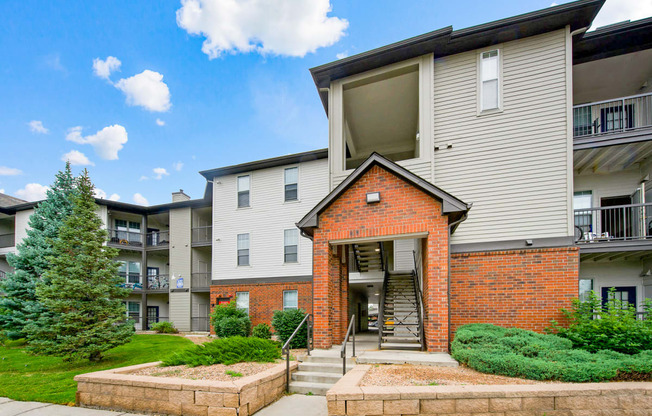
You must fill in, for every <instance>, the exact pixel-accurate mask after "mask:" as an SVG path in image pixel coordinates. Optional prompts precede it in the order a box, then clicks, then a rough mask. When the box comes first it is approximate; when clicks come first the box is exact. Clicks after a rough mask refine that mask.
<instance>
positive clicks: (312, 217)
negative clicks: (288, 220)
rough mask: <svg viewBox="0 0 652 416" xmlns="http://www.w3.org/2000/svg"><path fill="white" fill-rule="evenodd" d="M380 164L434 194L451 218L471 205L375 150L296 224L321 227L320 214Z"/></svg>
mask: <svg viewBox="0 0 652 416" xmlns="http://www.w3.org/2000/svg"><path fill="white" fill-rule="evenodd" d="M374 166H380V167H381V168H383V169H385V170H386V171H388V172H390V173H392V174H394V175H396V176H397V177H398V178H400V179H402V180H404V181H405V182H407V183H409V184H410V185H412V186H414V187H415V188H417V189H420V190H421V191H423V192H425V193H426V194H428V195H430V196H432V197H433V198H435V199H437V200H439V201H441V202H442V213H444V214H449V222H451V221H450V219H457V218H459V217H462V216H463V214H464V213H466V212H467V211H468V210H469V209H471V205H469V204H467V203H465V202H463V201H462V200H460V199H458V198H455V197H454V196H453V195H451V194H449V193H448V192H446V191H444V190H442V189H441V188H438V187H436V186H435V185H433V184H431V183H430V182H428V181H426V180H425V179H422V178H420V177H419V176H417V175H415V174H414V173H412V172H410V171H409V170H407V169H405V168H404V167H402V166H400V165H398V164H396V163H394V162H392V161H391V160H389V159H387V158H385V157H384V156H381V155H380V154H378V153H376V152H374V153H372V154H371V156H369V157H368V158H367V159H366V160H365V161H364V162H362V164H361V165H360V166H358V168H357V169H356V170H354V171H353V172H352V173H351V174H350V175H349V176H348V177H347V178H346V179H344V180H343V181H342V182H341V183H340V184H339V185H337V186H336V187H335V189H333V190H332V191H331V192H330V193H329V194H328V195H326V197H325V198H324V199H322V200H321V201H320V202H319V203H318V204H317V205H315V207H314V208H313V209H311V210H310V212H308V213H307V214H306V215H305V216H304V217H303V218H302V219H301V221H299V222H298V223H296V226H297V227H299V228H300V229H301V230H302V231H304V232H307V233H308V234H312V233H311V232H310V230H311V229H313V228H318V227H319V214H321V213H322V212H324V211H325V210H326V209H327V208H328V207H329V206H330V205H331V204H332V203H333V202H335V200H337V198H339V197H340V196H341V195H342V194H343V193H344V192H345V191H346V190H347V189H349V188H350V187H351V186H352V185H353V184H354V183H356V182H357V181H358V179H360V178H361V177H362V175H364V174H365V173H367V172H368V171H369V170H370V169H371V168H372V167H374Z"/></svg>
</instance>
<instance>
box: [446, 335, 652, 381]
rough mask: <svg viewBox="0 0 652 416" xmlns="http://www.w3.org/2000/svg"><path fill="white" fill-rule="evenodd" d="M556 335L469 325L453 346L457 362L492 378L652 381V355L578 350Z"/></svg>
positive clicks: (647, 352) (452, 350)
mask: <svg viewBox="0 0 652 416" xmlns="http://www.w3.org/2000/svg"><path fill="white" fill-rule="evenodd" d="M572 347H573V343H572V342H571V341H570V340H568V339H565V338H562V337H559V336H556V335H544V334H537V333H535V332H532V331H526V330H523V329H515V328H511V329H507V328H501V327H499V326H495V325H489V324H470V325H464V326H462V327H460V328H459V329H458V330H457V333H456V334H455V340H454V341H453V343H452V344H451V352H452V356H453V358H455V359H456V360H458V361H460V362H461V363H464V364H466V365H468V366H469V367H471V368H473V369H475V370H477V371H480V372H483V373H489V374H500V375H504V376H510V377H521V378H527V379H532V380H558V381H566V382H598V381H606V380H650V379H652V351H644V352H641V353H640V354H637V355H625V354H622V353H619V352H615V351H599V352H596V353H590V352H588V351H584V350H578V349H572Z"/></svg>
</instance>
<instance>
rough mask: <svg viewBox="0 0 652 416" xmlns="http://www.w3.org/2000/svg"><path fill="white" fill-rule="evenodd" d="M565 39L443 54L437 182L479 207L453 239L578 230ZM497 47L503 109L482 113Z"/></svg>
mask: <svg viewBox="0 0 652 416" xmlns="http://www.w3.org/2000/svg"><path fill="white" fill-rule="evenodd" d="M566 35H567V34H566V30H558V31H555V32H551V33H547V34H544V35H539V36H534V37H530V38H525V39H522V40H518V41H513V42H508V43H504V44H500V45H496V46H493V47H488V48H486V49H482V50H477V51H470V52H465V53H461V54H457V55H453V56H448V57H443V58H439V59H435V69H434V144H435V146H438V147H439V150H437V151H435V152H434V178H433V183H434V184H435V185H437V186H439V187H441V188H442V189H444V190H445V191H447V192H449V193H451V194H453V195H455V196H456V197H458V198H460V199H462V200H463V201H465V202H467V203H473V208H472V209H471V211H470V213H469V218H468V219H467V220H466V221H465V222H464V223H462V224H461V226H460V227H459V228H458V230H457V231H456V232H455V234H454V235H453V238H452V242H453V243H470V242H482V241H497V240H512V239H520V238H544V237H559V236H566V235H569V218H568V206H569V203H570V202H569V199H568V194H569V181H572V177H569V173H568V172H569V169H568V162H569V157H570V155H569V140H572V138H571V137H570V136H569V134H568V130H567V105H570V104H568V103H567V89H568V87H569V84H568V82H569V80H568V79H567V68H566V65H567V63H566V60H567V50H566ZM494 48H498V49H500V54H501V60H502V66H501V77H502V104H501V107H502V111H500V112H496V113H492V114H481V115H479V114H478V55H479V53H481V52H482V51H486V50H491V49H494ZM449 144H450V145H452V148H448V147H447V146H448V145H449Z"/></svg>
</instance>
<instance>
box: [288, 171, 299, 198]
mask: <svg viewBox="0 0 652 416" xmlns="http://www.w3.org/2000/svg"><path fill="white" fill-rule="evenodd" d="M298 199H299V168H287V169H285V201H286V202H287V201H296V200H298Z"/></svg>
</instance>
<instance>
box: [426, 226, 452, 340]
mask: <svg viewBox="0 0 652 416" xmlns="http://www.w3.org/2000/svg"><path fill="white" fill-rule="evenodd" d="M442 231H445V232H446V234H445V235H444V234H443V232H442ZM447 232H448V230H447V229H445V228H444V229H443V230H433V231H431V232H430V234H428V238H427V241H426V242H425V247H424V250H423V256H424V258H423V265H424V267H423V275H424V286H425V288H426V290H425V292H424V296H425V299H426V300H425V308H424V309H425V315H426V319H425V338H426V348H427V350H428V351H429V352H447V351H448V325H449V322H448V308H449V305H448V234H447Z"/></svg>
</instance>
